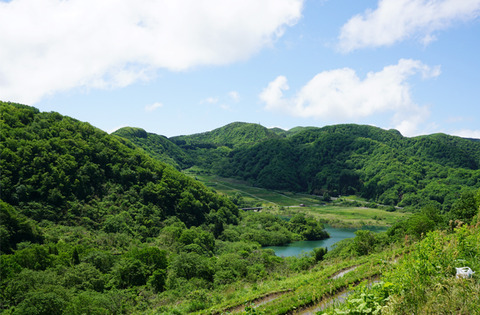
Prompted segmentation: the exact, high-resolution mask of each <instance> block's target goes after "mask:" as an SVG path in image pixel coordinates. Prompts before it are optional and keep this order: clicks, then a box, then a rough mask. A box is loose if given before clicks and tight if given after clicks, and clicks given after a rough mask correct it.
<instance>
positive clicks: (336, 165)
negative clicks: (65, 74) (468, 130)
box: [0, 102, 480, 315]
mask: <svg viewBox="0 0 480 315" xmlns="http://www.w3.org/2000/svg"><path fill="white" fill-rule="evenodd" d="M237 128H239V129H238V130H243V132H244V133H238V132H237V131H238V130H237ZM244 128H246V129H244ZM250 128H254V129H255V130H257V131H258V133H256V134H254V136H252V135H248V134H246V133H245V132H247V131H248V130H250ZM0 129H1V133H0V149H1V153H0V172H1V182H0V185H1V189H2V194H1V200H0V241H1V243H0V254H1V255H0V311H1V312H2V314H74V315H75V314H187V313H197V314H222V313H227V312H234V311H239V312H245V313H257V314H262V313H263V314H287V313H292V312H294V311H296V310H300V309H304V308H307V307H315V306H316V304H317V303H321V302H322V301H325V300H328V299H330V298H331V297H332V296H333V295H334V294H336V293H339V292H343V291H345V290H349V289H348V287H349V286H355V285H357V284H358V283H360V282H361V281H364V280H365V281H369V280H370V281H371V280H372V279H376V277H381V278H380V279H381V280H382V281H383V282H381V283H379V284H378V285H373V286H369V285H366V286H361V287H358V290H360V291H358V293H354V295H352V296H353V297H354V298H352V300H349V301H348V302H347V303H346V304H345V305H343V306H339V307H337V309H333V308H331V309H329V310H328V312H331V313H341V312H357V313H358V312H363V313H374V312H377V313H378V312H385V313H388V312H390V313H393V314H398V313H402V312H404V313H436V312H437V311H439V310H441V311H442V312H444V313H473V314H474V313H475V307H477V306H478V304H479V302H480V301H479V300H478V296H479V295H478V294H477V293H478V292H479V291H480V290H479V281H478V274H474V276H473V277H472V278H471V279H464V280H465V282H461V280H455V278H454V270H455V269H454V268H455V267H461V266H463V265H468V266H470V267H471V268H472V269H473V270H474V271H478V270H479V268H480V265H479V264H478V261H480V249H479V244H480V241H479V238H478V236H479V229H478V225H479V224H480V223H479V214H478V212H479V206H480V190H479V189H478V180H477V179H478V169H477V166H476V165H478V158H477V150H478V147H477V145H478V144H479V143H478V142H474V141H471V140H466V139H460V138H455V137H449V136H445V135H433V136H427V137H419V138H404V137H402V136H401V135H400V134H399V133H398V132H396V131H393V130H392V131H385V130H381V129H378V128H372V127H368V126H356V125H341V126H332V127H325V128H320V129H319V128H296V130H295V132H292V133H289V132H285V133H282V132H281V131H280V130H269V129H265V128H263V127H261V128H260V127H259V126H258V125H252V124H241V123H236V124H232V125H231V126H229V127H228V128H226V129H225V130H229V131H228V132H229V133H228V134H229V135H228V137H227V136H226V137H225V139H223V140H221V139H222V137H223V136H222V134H221V132H220V131H219V130H217V131H215V132H212V133H211V134H204V135H203V136H202V137H204V138H202V137H199V139H201V141H200V140H198V139H197V140H194V139H195V137H196V136H195V135H194V136H192V138H191V139H190V138H189V137H190V136H185V137H186V138H184V139H183V140H182V139H176V140H175V142H174V141H172V140H170V139H166V138H164V137H161V136H157V135H153V134H148V133H147V132H146V131H144V130H142V129H139V128H123V129H121V130H119V131H118V132H117V133H116V134H115V135H108V134H107V133H105V132H103V131H101V130H99V129H97V128H95V127H93V126H91V125H89V124H88V123H84V122H80V121H78V120H75V119H73V118H70V117H66V116H62V115H61V114H59V113H55V112H51V113H45V112H40V111H39V110H37V109H35V108H33V107H29V106H25V105H20V104H13V103H5V102H0ZM236 130H237V131H236ZM210 136H212V137H213V138H214V139H212V140H208V138H209V137H210ZM205 137H206V138H205ZM160 138H161V139H160ZM139 139H144V140H143V142H142V141H140V140H139ZM252 139H255V140H252ZM422 139H426V140H422ZM182 141H184V142H182ZM190 141H191V142H190ZM195 141H197V142H195ZM208 141H210V142H208ZM431 142H433V143H434V144H435V145H438V146H439V147H441V148H442V150H444V149H445V148H449V149H450V150H451V151H448V150H446V151H445V152H446V153H445V154H444V155H441V156H440V155H438V156H437V154H440V153H439V151H438V150H434V148H433V147H432V146H431V144H430V143H431ZM189 143H192V144H189ZM471 144H472V145H471ZM399 152H402V153H403V154H404V155H402V156H399V155H397V154H398V153H399ZM409 152H410V153H409ZM462 152H463V155H462V154H460V153H462ZM407 153H408V154H407ZM457 153H458V155H457ZM162 161H167V162H172V161H173V162H175V163H176V165H175V164H174V165H175V166H176V167H178V168H183V167H187V166H189V163H190V161H191V163H193V165H194V167H193V168H190V169H189V171H190V172H193V174H195V172H197V173H202V172H203V173H208V172H218V173H223V172H233V173H232V176H237V177H240V178H247V179H248V180H250V181H251V182H253V183H256V184H262V185H264V186H266V187H272V185H275V183H273V182H271V181H270V180H269V178H268V176H267V175H268V174H270V175H271V176H275V177H274V179H275V180H276V181H277V182H276V184H277V185H278V186H279V187H284V188H285V189H286V190H299V191H303V190H304V189H305V190H306V191H309V192H319V193H322V192H324V193H326V194H324V195H323V196H322V202H325V203H329V205H328V206H320V205H319V206H318V208H315V207H312V208H309V207H298V209H300V208H301V209H302V210H301V211H300V210H298V211H297V208H287V207H286V206H287V203H285V204H283V203H282V202H283V201H282V200H286V199H288V200H289V201H288V204H290V203H291V202H292V201H291V199H292V197H291V196H292V195H293V194H294V193H293V192H283V193H279V192H273V195H275V196H276V198H275V199H274V200H272V202H275V203H276V205H275V209H273V207H272V209H271V210H270V209H265V210H264V211H262V212H244V211H239V209H238V207H237V205H240V204H241V200H240V199H241V196H239V195H236V194H233V195H231V196H229V197H227V196H223V195H220V194H218V193H216V192H215V191H214V190H212V189H210V188H207V187H206V186H205V185H203V184H201V183H200V182H198V181H196V180H195V179H194V178H192V177H188V176H187V175H184V174H182V173H180V172H179V171H177V170H176V169H175V168H174V167H173V166H171V165H167V164H165V163H164V162H162ZM182 161H183V162H182ZM438 161H440V162H438ZM182 163H185V164H182ZM475 163H477V164H475ZM182 165H183V166H182ZM237 166H238V169H235V168H232V167H237ZM194 170H195V172H194ZM247 173H248V176H247V175H246V174H247ZM312 174H314V176H313V177H312ZM415 174H416V175H415ZM260 175H261V176H260ZM202 176H204V175H202ZM302 176H303V177H302ZM311 177H312V178H313V179H312V182H309V181H308V180H309V178H311ZM300 179H304V180H305V181H303V180H300ZM325 181H326V182H325ZM407 184H409V185H411V187H410V186H406V185H407ZM292 185H293V186H292ZM329 185H330V186H329ZM237 187H238V186H237ZM244 187H245V186H244ZM247 187H248V186H247ZM392 187H393V188H392ZM405 187H410V188H409V190H408V192H405V191H403V189H405ZM342 189H346V190H345V192H347V193H348V192H350V191H353V192H355V193H357V194H359V195H362V194H367V193H374V194H373V195H372V197H370V198H369V199H371V200H379V201H382V200H383V201H388V200H386V199H384V198H385V196H387V195H385V194H386V193H392V195H393V196H397V198H399V200H398V204H402V203H405V202H406V201H405V200H410V202H411V204H410V205H411V206H412V207H416V208H418V211H416V212H415V213H413V214H411V215H409V216H406V219H405V220H403V221H396V222H394V223H393V224H392V226H391V227H390V228H389V229H388V230H387V231H386V232H385V233H373V232H370V231H367V230H359V231H357V232H356V233H355V235H356V236H355V237H354V238H351V239H345V240H343V241H340V242H338V243H337V244H336V245H335V247H334V248H333V249H332V250H329V251H327V250H326V248H315V249H314V250H313V251H312V252H308V253H305V254H303V255H300V256H299V257H287V258H281V257H277V256H276V255H275V254H274V252H273V250H268V249H264V248H262V247H263V246H267V245H282V244H288V243H291V242H293V241H297V240H318V239H323V238H325V237H328V235H327V234H326V232H325V230H324V229H323V226H322V223H321V216H323V215H324V214H325V213H326V212H328V211H332V212H335V210H336V208H335V206H334V205H332V204H334V203H335V202H337V201H335V202H330V201H329V199H330V196H329V193H332V194H334V193H344V191H343V190H342ZM391 189H393V190H391ZM395 189H396V190H395ZM399 189H402V192H403V195H401V196H399V195H398V192H399ZM259 191H264V190H259ZM429 192H435V194H436V195H435V196H436V199H435V198H432V197H431V196H433V195H429V194H428V193H429ZM249 193H250V194H251V195H252V198H253V199H260V198H261V195H260V194H258V195H256V196H255V195H254V194H255V193H256V190H254V189H251V190H250V191H249ZM408 194H410V195H408ZM423 194H424V195H423ZM407 196H408V198H407ZM301 198H304V199H301V200H312V201H316V200H320V197H318V196H305V195H302V197H301ZM339 199H343V198H339ZM358 202H359V201H356V200H355V201H353V202H352V204H354V203H358ZM395 202H396V201H395V200H394V202H393V203H392V204H394V203H395ZM330 203H331V204H330ZM363 203H365V204H366V205H368V204H370V203H369V202H368V201H365V200H362V204H363ZM385 203H387V202H385ZM372 204H374V203H372ZM344 206H345V207H346V206H347V205H346V204H345V205H344ZM319 208H323V209H322V210H321V209H319ZM352 209H353V208H352ZM337 210H338V211H336V212H337V213H336V215H339V216H341V215H342V211H344V209H343V208H338V209H337ZM382 211H383V210H378V211H376V212H375V215H376V216H377V215H381V214H382ZM390 211H396V210H395V208H393V207H390ZM383 212H384V211H383ZM345 213H347V214H352V213H353V210H352V211H345ZM279 214H281V215H279ZM352 215H353V214H352ZM392 222H393V221H392ZM346 271H349V272H348V273H346ZM342 272H343V273H342ZM340 275H342V276H340ZM405 275H408V276H405ZM370 287H371V288H370ZM451 300H454V301H453V302H451ZM445 301H446V302H445Z"/></svg>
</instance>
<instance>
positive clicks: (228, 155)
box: [130, 122, 480, 211]
mask: <svg viewBox="0 0 480 315" xmlns="http://www.w3.org/2000/svg"><path fill="white" fill-rule="evenodd" d="M149 135H150V134H149ZM152 136H153V135H152ZM157 137H161V136H157ZM130 139H133V138H132V137H130ZM137 139H138V140H137V142H141V139H140V138H137ZM170 140H172V142H173V143H174V144H176V145H177V147H175V150H176V152H178V150H182V151H183V152H184V153H185V154H186V155H187V156H189V157H190V161H192V164H194V165H196V166H199V167H201V168H203V169H205V170H208V171H210V172H212V173H214V174H218V175H221V176H224V177H232V178H238V179H242V180H246V181H248V182H250V183H252V184H253V185H258V186H260V187H264V188H269V189H283V190H289V191H298V192H307V193H313V194H320V195H322V194H323V193H325V192H328V193H329V194H331V195H339V194H341V195H344V194H357V195H359V196H362V197H365V198H367V199H370V200H373V201H376V202H380V203H384V204H388V205H398V206H420V205H421V204H425V203H429V202H433V203H437V204H440V205H442V206H443V207H444V209H445V210H446V211H448V209H450V207H451V205H452V203H453V202H454V200H455V199H456V198H458V196H459V194H460V193H461V191H462V190H465V189H471V188H478V187H479V185H480V171H479V166H480V142H477V141H472V140H470V139H464V138H460V137H455V136H450V135H446V134H432V135H427V136H417V137H411V138H408V137H404V136H402V135H401V134H400V132H398V131H397V130H393V129H391V130H384V129H381V128H378V127H373V126H368V125H356V124H341V125H333V126H325V127H322V128H317V127H295V128H292V129H290V130H288V131H281V130H278V129H275V130H269V129H267V128H265V127H263V126H260V125H256V124H249V123H238V122H237V123H232V124H229V125H226V126H224V127H221V128H218V129H215V130H214V131H211V132H206V133H201V134H194V135H190V136H180V137H172V138H170ZM132 141H134V142H135V141H136V140H132ZM144 148H145V147H144ZM146 150H147V151H148V150H149V149H148V148H146ZM165 154H166V155H169V154H170V153H168V150H167V151H165ZM170 156H171V157H175V156H178V153H172V154H170ZM172 159H174V158H172ZM177 164H178V163H177Z"/></svg>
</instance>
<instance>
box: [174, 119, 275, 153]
mask: <svg viewBox="0 0 480 315" xmlns="http://www.w3.org/2000/svg"><path fill="white" fill-rule="evenodd" d="M278 138H282V136H281V135H278V134H277V133H276V132H275V131H274V130H270V129H267V128H265V127H263V126H261V125H258V124H251V123H243V122H234V123H231V124H228V125H226V126H224V127H220V128H217V129H215V130H212V131H208V132H204V133H198V134H193V135H189V136H177V137H172V138H170V139H171V140H172V141H173V142H175V143H176V144H178V145H182V146H185V145H189V146H198V147H205V146H207V145H211V146H226V147H229V148H234V147H240V146H245V145H252V144H255V143H258V142H261V141H264V140H267V139H278Z"/></svg>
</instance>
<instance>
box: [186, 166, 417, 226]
mask: <svg viewBox="0 0 480 315" xmlns="http://www.w3.org/2000/svg"><path fill="white" fill-rule="evenodd" d="M186 174H188V175H190V176H192V177H195V178H196V179H198V180H199V181H201V182H203V183H204V184H205V185H206V186H208V187H210V188H212V189H214V190H215V191H217V192H218V193H221V194H225V195H229V196H233V195H234V194H240V195H241V196H242V197H243V199H244V200H245V201H246V202H247V203H249V204H252V205H254V206H259V207H264V208H265V211H271V212H273V213H277V214H279V215H284V216H291V215H294V214H295V213H298V212H304V213H307V214H310V215H313V216H315V217H317V218H318V219H320V220H322V221H324V222H325V223H328V224H329V225H332V226H337V227H360V226H364V225H375V226H390V225H392V224H394V223H395V222H397V221H399V220H402V219H404V218H406V217H407V216H408V215H409V213H406V212H402V211H401V210H397V211H394V212H388V211H385V210H384V209H382V207H378V208H367V207H363V206H360V207H359V206H358V205H359V204H360V205H367V204H368V203H367V202H366V201H365V200H363V199H361V198H359V197H356V196H344V197H342V198H340V199H337V200H334V201H333V202H329V203H325V202H323V200H322V198H321V197H320V196H312V195H306V194H299V193H293V192H286V191H278V190H269V189H264V188H259V187H253V186H251V185H249V184H248V183H246V182H244V181H240V180H235V179H230V178H222V177H218V176H215V175H205V174H199V172H186ZM352 203H355V204H356V205H357V206H352ZM300 204H302V205H305V206H304V207H303V206H302V207H300Z"/></svg>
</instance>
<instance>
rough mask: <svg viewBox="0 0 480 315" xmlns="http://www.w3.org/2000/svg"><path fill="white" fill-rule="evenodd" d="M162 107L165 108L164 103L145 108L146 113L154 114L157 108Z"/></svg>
mask: <svg viewBox="0 0 480 315" xmlns="http://www.w3.org/2000/svg"><path fill="white" fill-rule="evenodd" d="M162 106H163V104H162V103H159V102H156V103H153V104H150V105H147V106H145V111H146V112H153V111H154V110H156V109H157V108H160V107H162Z"/></svg>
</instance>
